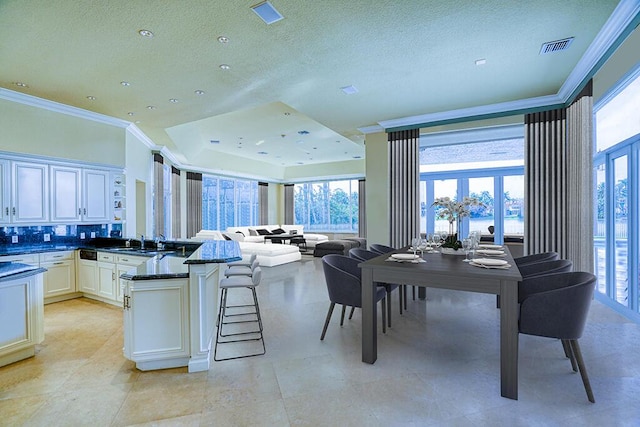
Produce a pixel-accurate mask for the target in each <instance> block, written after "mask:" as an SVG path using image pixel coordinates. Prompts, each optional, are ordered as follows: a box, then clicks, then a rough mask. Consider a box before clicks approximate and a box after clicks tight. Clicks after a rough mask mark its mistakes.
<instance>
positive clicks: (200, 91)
mask: <svg viewBox="0 0 640 427" xmlns="http://www.w3.org/2000/svg"><path fill="white" fill-rule="evenodd" d="M193 93H195V94H196V95H204V91H203V90H200V89H198V90H195V91H193Z"/></svg>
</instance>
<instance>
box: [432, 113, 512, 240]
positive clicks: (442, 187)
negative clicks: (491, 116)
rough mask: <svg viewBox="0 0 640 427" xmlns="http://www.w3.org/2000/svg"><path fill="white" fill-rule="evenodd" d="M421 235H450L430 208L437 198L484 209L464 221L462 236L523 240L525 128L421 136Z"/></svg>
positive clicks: (473, 211) (442, 221)
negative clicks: (465, 200)
mask: <svg viewBox="0 0 640 427" xmlns="http://www.w3.org/2000/svg"><path fill="white" fill-rule="evenodd" d="M420 171H421V173H420V180H421V182H420V184H421V185H420V198H421V200H420V205H421V212H420V214H421V222H420V231H421V232H423V233H432V232H434V231H437V232H448V231H449V224H448V222H447V221H446V220H445V219H439V218H436V216H435V211H434V209H433V208H432V207H431V204H432V203H433V200H435V199H436V198H437V197H451V198H455V199H456V200H462V198H463V197H465V196H470V197H475V198H477V199H478V200H479V201H481V202H482V203H483V204H484V206H482V207H477V208H473V209H472V211H471V215H470V217H468V218H465V219H463V221H462V224H461V230H460V231H458V233H459V234H462V235H467V234H468V233H469V232H470V231H475V230H479V231H481V232H482V234H484V235H487V236H488V235H491V234H493V237H494V240H495V241H496V242H497V243H502V242H503V241H504V236H515V237H523V236H524V126H522V125H515V126H503V127H498V128H486V129H476V130H466V131H460V132H448V133H443V134H433V135H423V136H421V150H420Z"/></svg>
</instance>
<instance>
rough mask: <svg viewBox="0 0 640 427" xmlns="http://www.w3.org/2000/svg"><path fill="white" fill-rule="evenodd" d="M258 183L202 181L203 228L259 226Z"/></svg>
mask: <svg viewBox="0 0 640 427" xmlns="http://www.w3.org/2000/svg"><path fill="white" fill-rule="evenodd" d="M258 206H259V201H258V181H248V180H241V179H232V178H222V177H217V176H211V175H204V176H203V177H202V228H204V229H206V230H226V229H227V228H228V227H234V226H246V225H258V215H259V207H258Z"/></svg>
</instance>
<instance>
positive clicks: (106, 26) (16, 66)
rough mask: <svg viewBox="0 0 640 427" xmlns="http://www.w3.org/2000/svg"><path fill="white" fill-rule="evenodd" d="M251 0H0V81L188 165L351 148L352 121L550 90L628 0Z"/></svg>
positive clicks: (294, 157) (348, 153)
mask: <svg viewBox="0 0 640 427" xmlns="http://www.w3.org/2000/svg"><path fill="white" fill-rule="evenodd" d="M256 3H258V1H257V0H233V1H228V0H181V1H176V0H153V1H152V0H109V1H104V0H93V1H88V0H85V1H82V2H80V1H76V0H28V1H24V0H0V64H1V65H0V86H1V87H4V88H6V89H10V90H13V91H18V92H23V93H26V94H29V95H34V96H37V97H41V98H45V99H48V100H53V101H57V102H60V103H63V104H67V105H71V106H75V107H79V108H83V109H86V110H90V111H94V112H98V113H101V114H105V115H108V116H112V117H116V118H120V119H123V120H127V121H132V122H135V123H136V124H137V126H138V127H139V128H140V129H141V130H142V131H143V132H144V133H146V134H147V135H148V136H149V137H150V138H151V139H152V140H153V141H154V142H155V143H157V144H162V145H167V146H168V147H169V148H170V149H171V150H174V151H176V152H177V153H179V154H181V155H182V156H184V159H186V162H187V163H191V164H199V163H201V162H202V161H203V157H207V156H208V154H207V153H215V151H216V150H220V151H224V152H226V153H228V154H233V155H237V156H246V157H250V158H253V159H255V160H259V161H263V162H268V163H270V164H273V165H279V166H291V165H299V164H301V163H302V164H309V163H321V162H328V161H331V162H333V161H336V160H349V159H353V158H357V156H363V155H364V149H363V141H364V138H363V135H362V134H361V132H359V131H358V128H363V127H368V126H372V125H376V124H377V123H379V122H381V121H387V120H393V119H398V118H403V117H411V116H417V115H423V114H429V113H436V112H443V111H450V110H457V109H461V108H469V107H477V106H483V105H490V104H496V103H502V102H510V101H517V100H521V99H527V98H532V97H539V96H545V95H555V94H556V93H558V91H559V89H560V88H561V86H562V85H563V83H564V82H565V80H566V79H567V77H568V76H569V74H570V73H571V71H572V70H573V69H574V68H575V67H576V64H577V63H578V61H579V60H580V59H581V57H582V56H583V55H584V53H585V52H586V51H587V49H588V47H589V46H590V44H591V43H592V41H593V40H594V38H595V37H596V35H597V34H598V32H599V31H600V29H601V28H602V27H603V25H604V24H605V22H606V21H607V19H608V18H609V16H610V15H611V13H612V12H613V10H614V8H615V7H616V5H617V4H618V0H565V1H557V0H538V1H502V0H487V1H468V0H466V1H465V0H448V1H442V0H402V1H398V0H353V1H344V0H323V1H311V0H306V1H305V0H272V1H271V3H272V4H273V5H274V6H275V7H276V8H277V10H278V11H279V12H280V13H281V14H282V15H283V16H284V19H283V20H281V21H278V22H276V23H273V24H271V25H266V24H265V23H264V22H263V21H261V20H260V19H259V18H258V16H257V15H256V14H255V13H254V12H253V11H252V10H251V9H250V6H252V5H254V4H256ZM141 29H146V30H150V31H152V32H153V33H154V37H152V38H145V37H142V36H140V35H139V34H138V31H139V30H141ZM219 36H226V37H228V39H229V42H228V43H220V42H218V41H217V38H218V37H219ZM565 37H575V40H574V41H573V43H572V45H571V46H570V48H569V49H568V50H566V51H562V52H556V53H553V54H549V55H540V54H539V51H540V47H541V45H542V43H544V42H547V41H553V40H558V39H562V38H565ZM478 59H486V64H485V65H482V66H477V65H475V61H476V60H478ZM221 64H227V65H229V66H230V69H228V70H222V69H221V68H220V67H219V66H220V65H221ZM123 81H126V82H129V83H130V85H129V86H123V85H121V82H123ZM16 82H23V83H25V84H27V85H28V87H18V86H16V85H15V83H16ZM348 85H354V86H355V87H356V88H357V89H358V93H356V94H353V95H346V94H344V93H343V92H342V91H341V90H340V88H341V87H344V86H348ZM196 90H202V91H204V94H202V95H197V94H196V93H195V91H196ZM88 96H93V97H95V100H89V99H88V98H87V97H88ZM170 99H176V100H177V101H178V102H175V103H172V102H170V101H169V100H170ZM148 106H154V107H155V108H154V109H148V108H147V107H148ZM129 113H132V114H133V115H129ZM285 113H287V114H286V115H285ZM300 131H307V132H309V133H308V134H305V135H301V134H299V132H300ZM211 140H218V141H220V143H219V144H212V143H211V142H210V141H211ZM260 141H264V142H260ZM265 153H266V154H265ZM212 158H213V157H212Z"/></svg>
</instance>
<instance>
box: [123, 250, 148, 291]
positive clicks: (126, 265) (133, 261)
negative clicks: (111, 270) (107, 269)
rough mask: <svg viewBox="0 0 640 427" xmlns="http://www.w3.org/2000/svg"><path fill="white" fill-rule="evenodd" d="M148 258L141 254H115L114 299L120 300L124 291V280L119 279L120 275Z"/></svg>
mask: <svg viewBox="0 0 640 427" xmlns="http://www.w3.org/2000/svg"><path fill="white" fill-rule="evenodd" d="M149 259H150V258H148V257H143V256H131V255H117V256H116V301H119V302H122V295H123V293H124V285H125V284H124V282H125V281H124V280H122V279H120V275H122V274H124V273H126V272H128V271H130V270H132V269H134V268H136V267H137V266H139V265H140V264H142V263H145V262H147V261H149Z"/></svg>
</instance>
